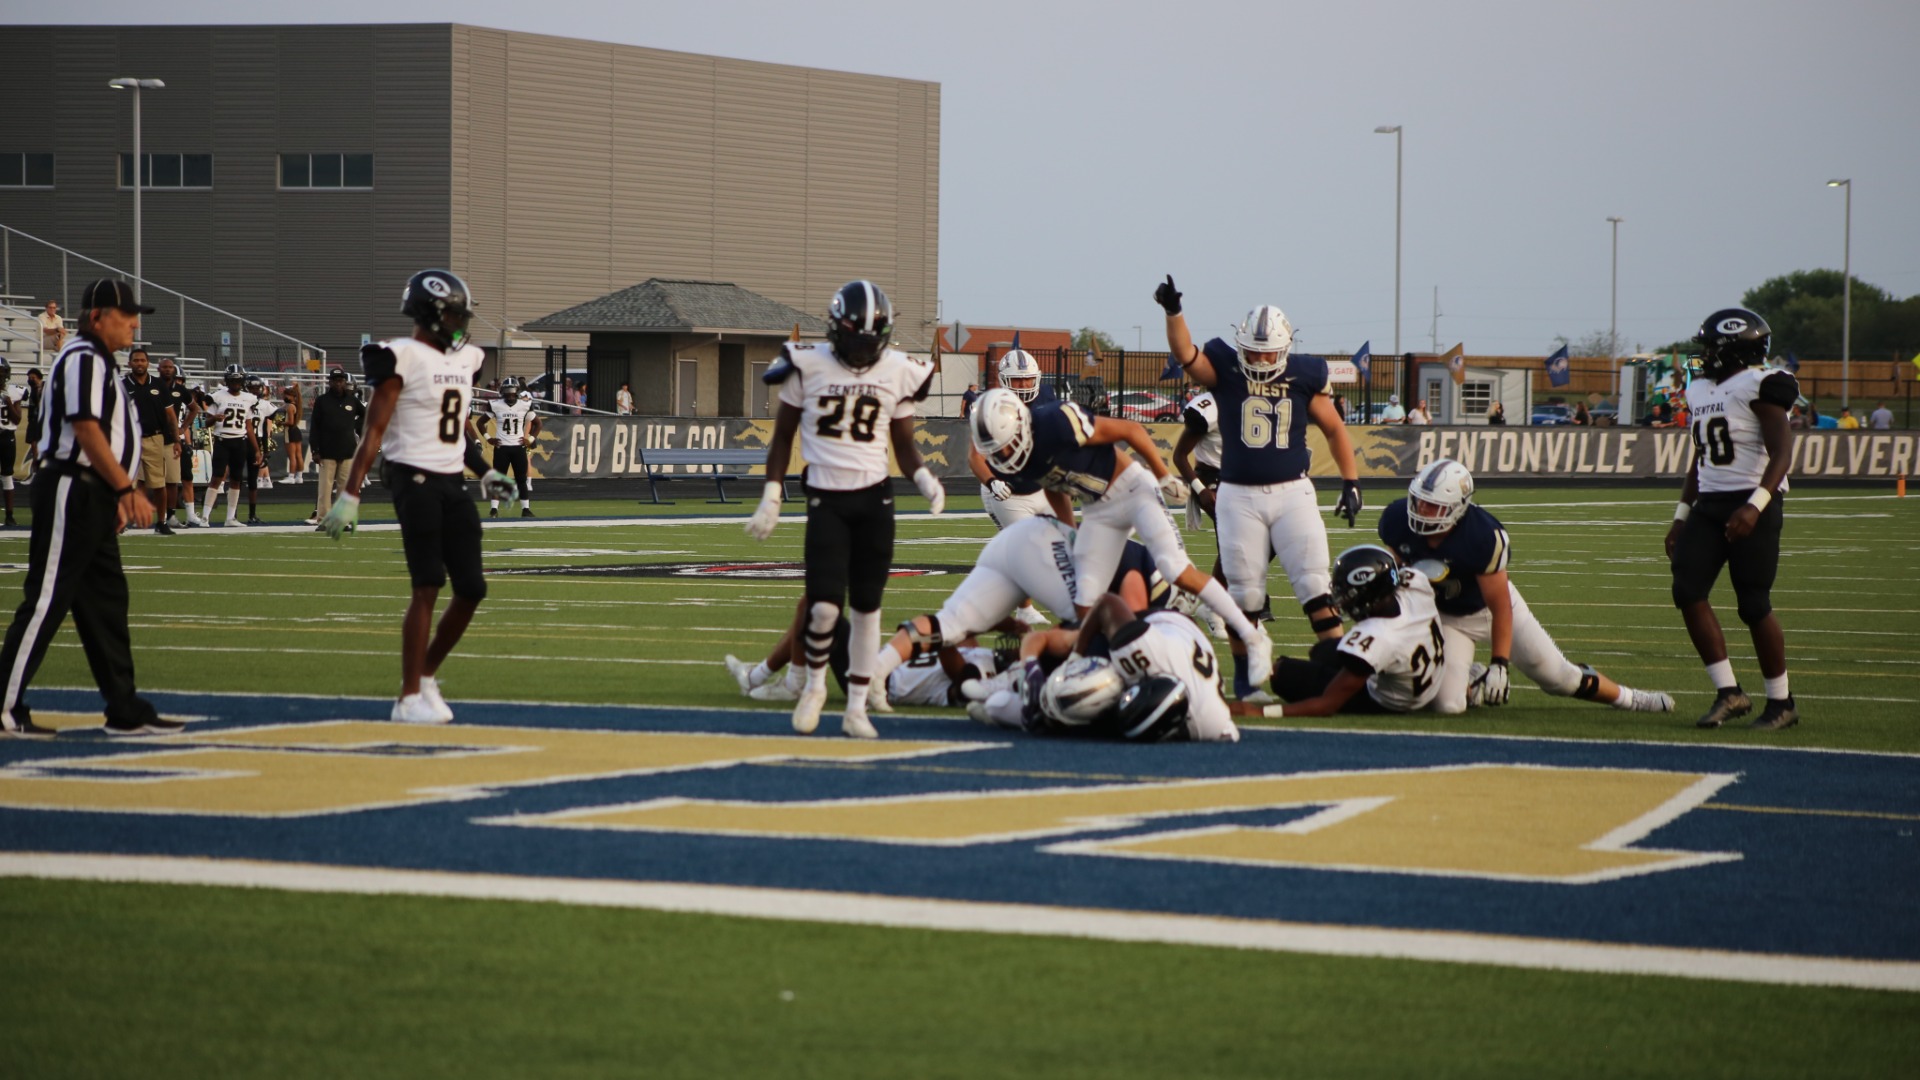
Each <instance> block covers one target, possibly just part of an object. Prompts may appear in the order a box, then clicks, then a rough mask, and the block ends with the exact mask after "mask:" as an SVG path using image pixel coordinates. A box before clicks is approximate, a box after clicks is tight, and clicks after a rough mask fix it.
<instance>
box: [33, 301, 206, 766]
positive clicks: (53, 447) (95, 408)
mask: <svg viewBox="0 0 1920 1080" xmlns="http://www.w3.org/2000/svg"><path fill="white" fill-rule="evenodd" d="M80 309H81V311H80V332H79V333H78V334H77V335H75V336H74V337H73V338H72V339H71V340H70V341H68V342H67V344H66V347H65V348H63V349H61V350H60V355H59V357H58V358H57V359H55V360H54V362H53V373H52V374H51V375H50V376H49V377H48V378H47V383H46V391H45V393H44V395H43V403H42V406H41V417H40V419H41V424H42V430H41V432H40V439H39V442H38V444H37V445H36V446H35V450H36V451H37V452H38V454H39V456H40V474H39V475H38V476H37V477H36V478H35V480H34V484H33V535H32V539H31V540H30V541H29V546H28V549H27V574H26V581H25V592H26V596H25V598H24V599H23V600H22V601H21V603H20V607H19V609H18V610H17V611H15V612H14V613H13V625H12V626H10V627H8V628H7V639H6V645H5V647H4V648H0V680H4V684H0V731H4V732H5V733H6V734H8V735H12V736H14V737H16V738H33V737H42V738H44V737H48V736H51V735H53V734H54V732H53V730H52V729H50V728H44V727H41V726H40V725H38V724H35V723H34V722H33V713H32V711H31V710H30V709H28V708H27V703H26V691H27V684H28V683H29V682H31V681H32V680H33V675H34V672H35V671H37V670H39V668H40V661H41V660H43V659H45V658H46V655H47V646H48V645H50V644H52V643H53V637H54V634H55V633H57V632H58V631H59V629H60V624H61V623H62V622H64V621H66V617H67V611H68V610H69V609H71V610H72V611H73V614H74V628H75V629H77V630H78V631H79V632H80V644H81V646H82V647H83V648H84V649H85V650H86V653H87V666H88V667H89V668H91V669H92V670H93V677H94V681H95V682H96V683H98V684H99V687H100V694H101V696H102V697H104V698H106V700H107V710H106V711H107V730H108V731H109V732H112V733H116V734H140V733H143V732H152V733H156V734H157V733H164V732H173V731H179V730H180V729H181V728H182V727H184V726H185V725H184V724H181V723H179V722H178V721H172V720H163V719H161V718H160V714H159V713H157V712H155V711H154V708H153V706H152V704H150V703H149V702H148V701H147V700H146V699H145V698H142V697H140V696H139V695H138V694H136V693H135V692H134V684H133V643H132V638H131V635H130V634H129V633H128V630H127V575H126V572H125V571H124V570H123V569H121V566H120V540H119V534H120V530H122V529H124V528H126V527H127V526H129V525H133V526H136V527H139V528H142V529H144V528H146V527H147V526H149V525H151V524H153V504H152V503H150V502H148V501H147V500H146V497H145V496H143V495H141V494H140V492H138V491H136V490H135V489H134V486H133V480H132V478H131V477H129V476H128V473H129V472H130V471H131V470H132V469H133V467H134V463H135V462H136V461H137V460H138V459H139V455H140V424H139V421H138V420H137V419H136V417H135V414H134V410H133V407H132V404H131V402H129V401H128V399H127V390H126V386H125V384H124V383H122V382H121V380H120V372H119V365H118V364H117V363H116V362H115V361H114V353H115V352H116V351H117V350H120V349H124V348H126V347H127V346H129V345H132V344H133V338H134V334H135V333H136V332H137V331H138V330H139V329H140V316H141V315H142V314H145V313H148V312H151V311H152V310H153V309H152V308H150V307H142V306H140V302H139V301H138V300H137V299H135V297H134V295H133V286H131V285H128V284H127V283H126V282H124V281H116V280H114V279H112V278H103V279H101V280H99V281H96V282H94V283H93V284H91V285H88V286H87V289H86V292H85V293H83V294H82V296H81V301H80Z"/></svg>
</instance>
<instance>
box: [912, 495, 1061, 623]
mask: <svg viewBox="0 0 1920 1080" xmlns="http://www.w3.org/2000/svg"><path fill="white" fill-rule="evenodd" d="M1073 536H1074V531H1073V526H1071V525H1068V524H1067V523H1065V522H1063V521H1061V520H1060V519H1059V518H1056V517H1054V516H1052V515H1051V514H1049V515H1046V516H1042V517H1030V518H1024V519H1022V520H1020V521H1016V522H1014V523H1013V524H1012V525H1009V526H1007V527H1006V528H1005V529H1002V530H1001V531H1000V532H998V533H996V534H995V535H994V537H993V539H991V540H989V541H987V546H986V547H985V548H984V549H982V550H981V552H980V556H979V558H977V559H975V560H974V565H973V570H972V571H971V572H969V573H968V574H967V576H966V579H965V580H964V581H962V582H960V585H959V587H958V588H956V589H954V590H953V595H951V596H949V597H947V601H946V603H944V604H942V605H940V611H939V613H938V614H936V615H935V616H934V621H935V623H936V624H937V625H938V627H939V630H940V634H941V636H942V637H944V638H946V639H948V640H949V641H958V640H960V639H961V638H964V637H968V636H970V635H973V634H983V633H985V632H987V631H988V630H991V629H993V628H994V627H995V626H998V625H999V624H1000V621H1001V620H1002V619H1005V618H1006V617H1007V616H1009V615H1011V614H1013V610H1014V608H1016V607H1019V606H1020V603H1021V602H1022V601H1024V600H1033V601H1034V602H1035V603H1038V604H1039V605H1040V606H1042V607H1044V608H1046V609H1047V610H1048V611H1050V612H1052V613H1053V617H1054V618H1055V619H1058V620H1066V619H1071V618H1073V617H1074V612H1075V608H1074V604H1075V601H1076V599H1077V595H1078V594H1077V593H1076V592H1075V591H1074V576H1075V569H1074V561H1073Z"/></svg>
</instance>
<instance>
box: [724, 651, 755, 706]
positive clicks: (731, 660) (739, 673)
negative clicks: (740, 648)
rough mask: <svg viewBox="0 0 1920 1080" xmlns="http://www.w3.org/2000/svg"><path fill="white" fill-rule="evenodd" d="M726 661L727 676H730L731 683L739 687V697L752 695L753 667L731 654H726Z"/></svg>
mask: <svg viewBox="0 0 1920 1080" xmlns="http://www.w3.org/2000/svg"><path fill="white" fill-rule="evenodd" d="M726 660H727V672H728V674H730V675H732V676H733V681H734V682H736V683H738V684H739V686H740V696H741V697H746V696H747V695H749V694H751V693H753V665H752V664H749V663H747V662H746V661H745V660H742V659H740V658H739V657H737V656H735V655H733V654H732V653H728V654H727V658H726Z"/></svg>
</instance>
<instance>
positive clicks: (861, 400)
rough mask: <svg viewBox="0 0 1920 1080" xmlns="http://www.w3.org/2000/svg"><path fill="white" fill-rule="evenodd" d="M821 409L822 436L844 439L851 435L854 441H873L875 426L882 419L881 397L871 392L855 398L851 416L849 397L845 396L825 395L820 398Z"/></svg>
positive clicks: (820, 429)
mask: <svg viewBox="0 0 1920 1080" xmlns="http://www.w3.org/2000/svg"><path fill="white" fill-rule="evenodd" d="M820 409H821V416H820V427H819V431H820V436H821V437H822V438H826V439H843V438H847V437H849V436H851V437H852V439H853V441H854V442H872V441H873V426H874V424H876V423H877V422H879V420H880V399H879V398H877V397H874V396H872V395H870V394H861V395H860V396H859V397H857V398H854V399H853V415H852V416H851V417H849V416H848V415H847V399H846V398H844V397H823V398H821V399H820ZM843 423H844V424H845V426H844V427H843V426H842V424H843Z"/></svg>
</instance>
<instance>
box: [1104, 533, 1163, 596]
mask: <svg viewBox="0 0 1920 1080" xmlns="http://www.w3.org/2000/svg"><path fill="white" fill-rule="evenodd" d="M1135 570H1138V571H1140V576H1141V577H1142V578H1144V579H1146V583H1147V610H1148V611H1160V610H1161V609H1163V608H1165V607H1166V606H1167V601H1168V600H1171V599H1172V598H1173V586H1172V585H1170V584H1168V583H1167V579H1166V578H1164V577H1161V576H1160V568H1159V567H1158V566H1156V565H1154V562H1153V553H1152V552H1150V551H1148V550H1147V546H1146V545H1145V544H1142V543H1141V542H1140V541H1138V540H1129V541H1127V546H1126V547H1125V548H1123V549H1121V552H1120V566H1119V568H1118V569H1116V570H1115V571H1114V572H1113V582H1112V584H1110V585H1108V586H1107V591H1108V592H1110V593H1117V592H1119V591H1120V583H1121V582H1123V581H1125V580H1127V575H1128V574H1130V573H1132V572H1133V571H1135Z"/></svg>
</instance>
